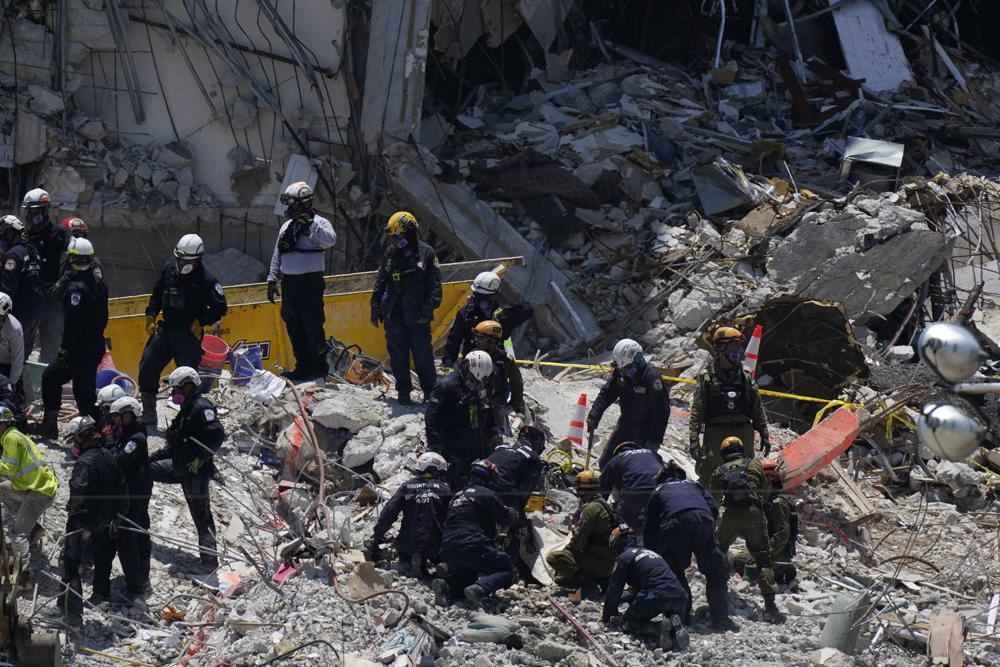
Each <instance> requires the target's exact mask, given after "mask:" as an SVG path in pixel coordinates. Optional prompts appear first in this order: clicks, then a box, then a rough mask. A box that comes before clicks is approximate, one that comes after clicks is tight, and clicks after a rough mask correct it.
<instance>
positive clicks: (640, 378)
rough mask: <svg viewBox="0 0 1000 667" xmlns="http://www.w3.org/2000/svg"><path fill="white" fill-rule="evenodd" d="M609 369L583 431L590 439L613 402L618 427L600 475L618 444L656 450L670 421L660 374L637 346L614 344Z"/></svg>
mask: <svg viewBox="0 0 1000 667" xmlns="http://www.w3.org/2000/svg"><path fill="white" fill-rule="evenodd" d="M611 366H612V367H613V369H614V370H613V371H612V373H611V377H610V378H609V379H608V381H607V382H605V383H604V386H603V387H601V391H600V392H599V393H598V394H597V400H596V401H594V405H593V407H592V408H591V409H590V414H588V415H587V431H588V432H589V437H591V438H592V437H593V433H594V431H596V430H597V425H598V424H600V423H601V417H603V416H604V412H605V411H606V410H607V409H608V408H609V407H611V405H612V404H613V403H614V402H615V401H618V404H619V406H620V407H621V416H620V417H619V418H618V424H617V425H616V426H615V430H614V432H613V433H612V434H611V437H610V438H609V439H608V442H607V443H606V444H605V445H604V451H603V452H601V459H600V461H599V462H598V465H599V466H600V468H601V470H602V471H603V470H604V466H605V465H607V463H608V460H609V459H610V458H611V456H612V454H613V453H614V451H615V448H616V447H617V446H618V445H619V444H620V443H622V442H625V441H630V442H634V443H637V444H638V445H639V446H640V447H644V448H646V449H648V450H650V451H654V452H655V451H657V450H659V448H660V444H661V443H662V442H663V433H664V432H665V431H666V430H667V420H668V419H670V392H669V390H668V389H667V387H665V386H664V385H663V380H662V379H661V378H660V372H659V371H658V370H657V369H656V368H654V367H653V366H651V365H650V364H648V363H647V362H646V358H645V357H643V356H642V346H640V345H639V343H637V342H635V341H634V340H631V339H630V338H624V339H622V340H620V341H618V342H617V343H616V344H615V347H614V349H613V350H612V351H611Z"/></svg>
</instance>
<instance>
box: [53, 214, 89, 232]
mask: <svg viewBox="0 0 1000 667" xmlns="http://www.w3.org/2000/svg"><path fill="white" fill-rule="evenodd" d="M59 226H60V227H62V228H63V229H65V230H66V231H68V232H70V233H72V232H74V231H78V232H85V231H87V223H86V222H84V221H83V220H81V219H80V218H75V217H74V218H63V220H62V222H60V223H59Z"/></svg>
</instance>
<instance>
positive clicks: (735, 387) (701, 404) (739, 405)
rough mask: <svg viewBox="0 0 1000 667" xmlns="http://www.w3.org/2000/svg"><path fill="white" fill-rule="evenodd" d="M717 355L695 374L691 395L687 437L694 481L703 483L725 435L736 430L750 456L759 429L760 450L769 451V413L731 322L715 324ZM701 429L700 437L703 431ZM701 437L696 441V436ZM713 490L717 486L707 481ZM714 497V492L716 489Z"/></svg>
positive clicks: (739, 335) (717, 461) (717, 459)
mask: <svg viewBox="0 0 1000 667" xmlns="http://www.w3.org/2000/svg"><path fill="white" fill-rule="evenodd" d="M712 344H713V345H714V346H715V361H714V363H713V364H712V365H711V366H710V367H709V368H708V369H707V370H705V371H704V372H703V373H702V374H701V375H700V376H699V377H698V382H697V384H696V385H695V390H694V397H693V398H692V400H691V421H690V426H689V432H688V437H689V440H690V445H689V449H690V452H691V457H692V458H693V459H694V460H695V471H696V472H697V473H698V481H699V482H701V483H702V484H707V483H708V480H709V478H710V477H711V475H712V473H713V472H714V471H715V469H716V468H718V467H719V464H720V463H722V458H721V456H720V453H719V446H720V445H721V443H722V440H723V438H726V437H727V436H730V435H735V436H736V437H738V438H739V439H740V441H741V442H743V443H745V446H746V448H747V456H753V439H754V438H753V433H754V431H757V432H758V433H760V445H761V447H762V448H763V450H764V456H767V455H768V454H769V453H770V451H771V439H770V437H769V436H768V431H767V415H766V414H765V413H764V405H763V403H761V400H760V393H759V392H758V390H757V383H756V382H754V379H753V376H751V375H750V372H749V371H747V370H745V369H744V368H743V364H742V360H743V334H742V333H740V331H739V329H734V328H733V327H719V328H717V329H716V330H715V331H714V332H713V333H712ZM702 431H704V437H702ZM699 440H700V442H699ZM709 491H710V492H711V493H712V494H713V495H715V494H717V490H716V489H714V488H712V487H711V486H709ZM715 498H716V500H718V495H715Z"/></svg>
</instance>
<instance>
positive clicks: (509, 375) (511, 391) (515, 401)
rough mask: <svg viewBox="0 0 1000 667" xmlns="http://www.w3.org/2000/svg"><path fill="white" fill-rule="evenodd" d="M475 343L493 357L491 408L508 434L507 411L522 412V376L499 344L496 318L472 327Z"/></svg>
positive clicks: (523, 411)
mask: <svg viewBox="0 0 1000 667" xmlns="http://www.w3.org/2000/svg"><path fill="white" fill-rule="evenodd" d="M473 334H474V337H475V340H476V346H477V347H478V348H479V349H480V350H483V351H484V352H486V353H487V354H489V355H490V358H491V359H492V360H493V375H492V376H491V377H490V380H489V382H490V384H491V385H492V389H491V390H490V395H491V396H492V397H493V398H492V401H491V403H492V405H493V412H494V413H495V414H496V417H495V418H496V421H497V425H498V426H500V428H501V429H503V432H504V435H510V434H511V433H510V423H509V422H510V414H511V412H516V413H518V414H522V415H523V414H526V412H525V407H524V379H523V378H522V377H521V368H520V367H519V366H518V365H517V363H516V362H515V361H514V360H513V359H511V358H510V357H509V356H508V355H507V350H505V349H504V347H503V326H502V325H501V324H500V323H499V322H497V321H496V320H483V321H482V322H480V323H479V324H477V325H476V326H475V327H473Z"/></svg>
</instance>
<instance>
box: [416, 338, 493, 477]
mask: <svg viewBox="0 0 1000 667" xmlns="http://www.w3.org/2000/svg"><path fill="white" fill-rule="evenodd" d="M492 372H493V362H492V361H490V355H488V354H486V353H485V352H483V351H482V350H473V351H472V352H470V353H469V354H468V356H467V357H465V359H463V360H462V362H461V363H460V364H459V366H458V371H457V372H455V373H452V374H450V375H448V376H446V377H444V378H442V379H441V381H440V382H438V383H437V386H435V387H434V392H433V393H432V394H431V402H430V405H428V407H427V414H426V415H425V419H424V421H425V423H426V424H425V425H426V429H427V448H428V449H429V450H430V451H432V452H437V453H438V454H440V455H441V456H443V457H444V459H445V460H446V461H447V462H448V471H447V473H446V478H447V480H448V485H449V486H451V488H452V489H461V488H463V487H464V486H465V484H466V482H468V481H469V466H470V465H471V464H472V462H473V461H475V460H476V459H480V458H483V457H485V456H488V455H489V454H490V452H492V451H493V448H494V447H495V446H496V445H497V444H498V443H499V442H500V430H499V429H498V428H497V426H496V422H495V421H494V418H493V410H492V409H491V408H490V397H489V388H488V387H487V386H486V384H485V383H486V380H487V379H488V378H489V377H490V373H492Z"/></svg>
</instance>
